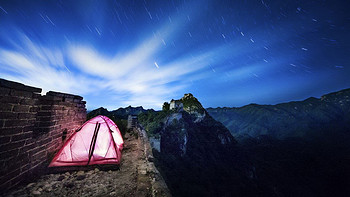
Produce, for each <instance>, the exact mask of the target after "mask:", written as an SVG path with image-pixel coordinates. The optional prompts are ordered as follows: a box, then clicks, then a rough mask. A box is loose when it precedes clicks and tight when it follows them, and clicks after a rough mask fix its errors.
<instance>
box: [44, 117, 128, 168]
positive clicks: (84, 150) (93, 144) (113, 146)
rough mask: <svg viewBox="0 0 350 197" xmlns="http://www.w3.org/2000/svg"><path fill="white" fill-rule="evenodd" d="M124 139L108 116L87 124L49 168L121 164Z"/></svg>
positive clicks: (56, 156)
mask: <svg viewBox="0 0 350 197" xmlns="http://www.w3.org/2000/svg"><path fill="white" fill-rule="evenodd" d="M123 144H124V141H123V138H122V136H121V133H120V131H119V129H118V126H117V125H116V124H115V123H114V122H113V121H112V120H111V119H109V118H107V117H106V116H96V117H95V118H92V119H90V120H89V121H87V122H85V123H84V124H83V125H82V126H81V127H80V129H78V130H77V131H76V132H75V133H74V134H73V135H72V136H71V137H70V138H69V139H68V140H67V141H66V143H65V144H64V145H63V147H62V148H61V149H60V151H58V153H57V154H56V155H55V157H54V158H53V160H52V162H51V163H50V165H49V167H55V166H84V165H94V164H119V163H120V161H121V150H122V149H123Z"/></svg>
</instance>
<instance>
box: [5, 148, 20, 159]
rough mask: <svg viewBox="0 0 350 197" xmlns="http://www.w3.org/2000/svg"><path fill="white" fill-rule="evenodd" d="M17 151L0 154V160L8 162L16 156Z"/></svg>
mask: <svg viewBox="0 0 350 197" xmlns="http://www.w3.org/2000/svg"><path fill="white" fill-rule="evenodd" d="M2 150H3V149H2ZM18 151H19V150H18V149H14V150H7V151H2V152H0V160H8V159H9V158H11V157H16V156H17V155H18Z"/></svg>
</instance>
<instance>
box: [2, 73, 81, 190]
mask: <svg viewBox="0 0 350 197" xmlns="http://www.w3.org/2000/svg"><path fill="white" fill-rule="evenodd" d="M41 91H42V90H41V89H40V88H34V87H29V86H25V85H23V84H20V83H17V82H12V81H7V80H4V79H0V191H1V190H6V189H8V188H10V187H13V186H15V185H17V184H18V183H20V182H21V181H22V180H24V179H26V178H30V177H31V176H32V175H33V174H35V173H36V171H37V170H39V169H41V168H42V167H45V165H46V164H47V162H48V159H50V158H52V156H53V154H54V152H55V151H57V150H58V149H59V148H60V147H61V146H62V144H63V143H64V141H65V139H67V138H68V137H69V136H70V135H71V134H72V132H74V131H75V129H77V128H79V127H80V126H81V125H82V124H83V123H84V121H85V120H86V108H85V101H83V98H82V97H80V96H76V95H71V94H64V93H58V92H51V91H50V92H48V93H47V94H46V95H44V96H42V95H41V94H40V93H41Z"/></svg>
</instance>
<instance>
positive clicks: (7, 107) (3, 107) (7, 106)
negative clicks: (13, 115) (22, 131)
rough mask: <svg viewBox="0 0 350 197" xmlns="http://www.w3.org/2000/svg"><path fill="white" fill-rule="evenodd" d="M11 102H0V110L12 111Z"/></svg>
mask: <svg viewBox="0 0 350 197" xmlns="http://www.w3.org/2000/svg"><path fill="white" fill-rule="evenodd" d="M12 108H13V104H10V103H0V111H2V112H7V111H12Z"/></svg>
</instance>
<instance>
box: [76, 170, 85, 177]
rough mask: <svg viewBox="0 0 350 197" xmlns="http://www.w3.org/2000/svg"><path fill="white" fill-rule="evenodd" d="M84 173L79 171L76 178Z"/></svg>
mask: <svg viewBox="0 0 350 197" xmlns="http://www.w3.org/2000/svg"><path fill="white" fill-rule="evenodd" d="M84 173H85V172H84V171H79V172H78V173H77V176H80V175H84Z"/></svg>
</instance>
